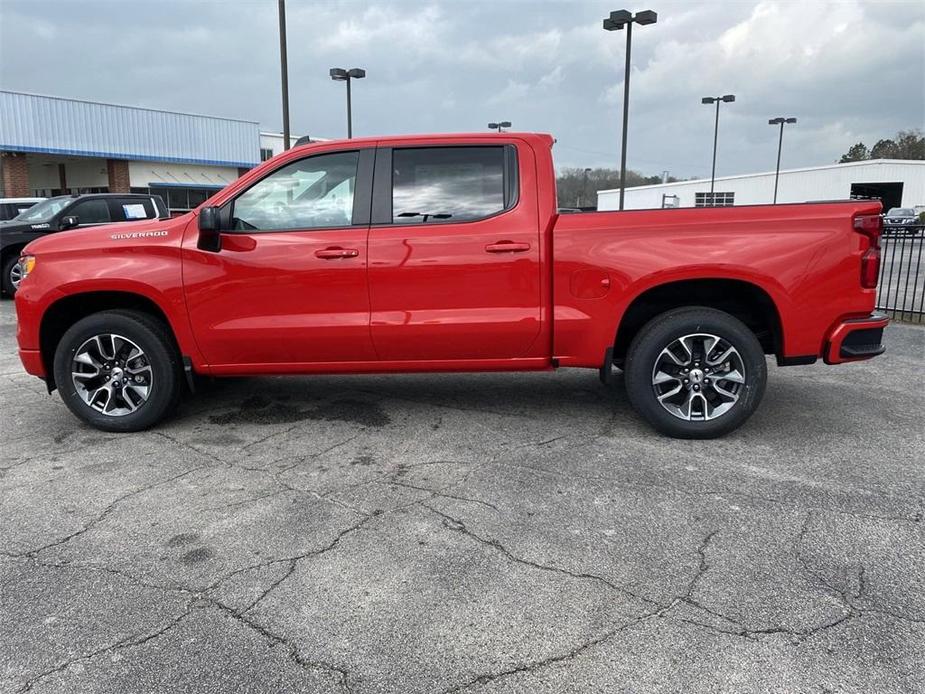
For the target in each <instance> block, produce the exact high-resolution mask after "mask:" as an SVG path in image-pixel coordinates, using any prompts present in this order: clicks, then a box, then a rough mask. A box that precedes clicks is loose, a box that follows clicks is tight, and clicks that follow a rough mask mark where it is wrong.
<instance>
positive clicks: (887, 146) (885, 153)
mask: <svg viewBox="0 0 925 694" xmlns="http://www.w3.org/2000/svg"><path fill="white" fill-rule="evenodd" d="M896 158H897V157H896V143H895V142H893V140H877V144H875V145H874V146H873V147H871V148H870V157H869V159H896Z"/></svg>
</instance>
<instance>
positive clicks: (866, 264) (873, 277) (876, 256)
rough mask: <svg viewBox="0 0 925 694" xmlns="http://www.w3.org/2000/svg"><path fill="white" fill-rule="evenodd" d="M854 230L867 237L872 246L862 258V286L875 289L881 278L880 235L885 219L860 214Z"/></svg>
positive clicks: (876, 215) (855, 220)
mask: <svg viewBox="0 0 925 694" xmlns="http://www.w3.org/2000/svg"><path fill="white" fill-rule="evenodd" d="M854 230H855V231H857V232H858V233H860V234H863V235H864V236H866V237H867V238H868V239H869V241H870V246H869V247H868V248H867V250H866V251H864V255H862V256H861V286H862V287H864V288H865V289H875V288H876V287H877V280H878V278H879V277H880V234H881V233H882V232H883V217H881V216H880V215H879V214H859V215H857V216H856V217H855V218H854Z"/></svg>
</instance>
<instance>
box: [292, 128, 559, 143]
mask: <svg viewBox="0 0 925 694" xmlns="http://www.w3.org/2000/svg"><path fill="white" fill-rule="evenodd" d="M494 138H515V139H520V140H526V141H528V142H533V143H535V144H540V143H545V144H546V145H547V146H550V147H551V146H552V145H553V143H554V142H555V138H554V137H553V136H552V135H550V134H549V133H532V132H513V131H507V130H505V131H504V132H503V133H496V132H484V131H482V132H475V133H420V134H409V135H379V136H368V137H354V138H353V139H350V140H347V139H340V140H337V139H335V140H325V141H312V142H306V143H305V144H302V145H298V146H299V147H310V146H315V145H319V144H324V145H330V144H332V143H339V142H349V143H351V144H353V145H374V144H377V143H378V144H380V145H389V144H393V143H394V144H404V143H408V142H418V141H427V142H447V143H452V142H467V141H471V140H492V139H494Z"/></svg>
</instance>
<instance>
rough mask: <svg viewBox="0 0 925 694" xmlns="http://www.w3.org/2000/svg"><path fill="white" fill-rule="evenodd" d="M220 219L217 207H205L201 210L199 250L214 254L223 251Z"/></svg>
mask: <svg viewBox="0 0 925 694" xmlns="http://www.w3.org/2000/svg"><path fill="white" fill-rule="evenodd" d="M220 217H221V215H220V214H219V209H218V208H217V207H203V208H202V209H201V210H199V241H198V242H197V243H196V247H197V248H198V249H199V250H201V251H210V252H212V253H218V252H219V251H220V250H222V234H221V232H220V231H219V227H220V226H221V223H220Z"/></svg>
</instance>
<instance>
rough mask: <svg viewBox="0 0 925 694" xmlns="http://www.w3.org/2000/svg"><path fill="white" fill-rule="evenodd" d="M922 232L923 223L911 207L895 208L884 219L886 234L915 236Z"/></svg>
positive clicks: (884, 231)
mask: <svg viewBox="0 0 925 694" xmlns="http://www.w3.org/2000/svg"><path fill="white" fill-rule="evenodd" d="M921 230H922V222H921V221H920V220H919V216H918V214H916V212H915V210H914V209H912V208H911V207H894V208H893V209H891V210H890V211H889V212H887V213H886V215H884V217H883V233H884V234H909V235H915V234H916V233H918V232H919V231H921Z"/></svg>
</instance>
